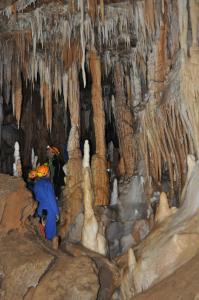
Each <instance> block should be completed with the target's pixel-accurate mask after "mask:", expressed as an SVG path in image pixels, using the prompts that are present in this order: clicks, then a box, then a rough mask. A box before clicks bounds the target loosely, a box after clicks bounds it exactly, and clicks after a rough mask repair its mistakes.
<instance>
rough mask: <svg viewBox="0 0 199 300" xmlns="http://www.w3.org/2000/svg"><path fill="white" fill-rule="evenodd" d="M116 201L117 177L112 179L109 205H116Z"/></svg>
mask: <svg viewBox="0 0 199 300" xmlns="http://www.w3.org/2000/svg"><path fill="white" fill-rule="evenodd" d="M117 202H118V185H117V178H115V179H114V181H113V190H112V193H111V203H110V205H116V204H117Z"/></svg>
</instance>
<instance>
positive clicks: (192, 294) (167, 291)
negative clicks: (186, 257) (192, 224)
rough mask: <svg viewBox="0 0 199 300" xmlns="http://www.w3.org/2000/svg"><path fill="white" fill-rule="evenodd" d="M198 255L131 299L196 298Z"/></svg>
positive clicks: (192, 299) (198, 267)
mask: <svg viewBox="0 0 199 300" xmlns="http://www.w3.org/2000/svg"><path fill="white" fill-rule="evenodd" d="M198 280H199V255H196V256H195V257H194V258H192V260H190V261H189V262H188V263H186V264H185V265H183V266H182V267H181V268H179V269H178V270H177V271H176V272H174V273H173V274H172V275H170V276H169V277H167V278H165V279H164V280H162V281H161V282H160V283H158V284H157V285H155V286H154V287H152V288H150V289H149V290H148V291H146V292H145V293H142V294H140V295H138V296H136V297H133V298H132V300H160V299H161V300H198V299H199V283H198Z"/></svg>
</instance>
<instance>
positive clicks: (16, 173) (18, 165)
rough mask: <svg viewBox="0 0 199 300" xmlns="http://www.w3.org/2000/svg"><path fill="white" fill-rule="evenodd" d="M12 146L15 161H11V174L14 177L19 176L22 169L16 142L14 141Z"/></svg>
mask: <svg viewBox="0 0 199 300" xmlns="http://www.w3.org/2000/svg"><path fill="white" fill-rule="evenodd" d="M14 148H15V151H14V159H15V162H14V163H13V175H14V176H16V177H20V176H22V169H21V158H20V151H19V143H18V142H15V146H14Z"/></svg>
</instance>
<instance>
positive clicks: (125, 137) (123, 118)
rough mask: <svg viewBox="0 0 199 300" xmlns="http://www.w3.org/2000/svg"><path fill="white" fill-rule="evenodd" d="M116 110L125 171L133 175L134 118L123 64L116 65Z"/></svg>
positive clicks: (128, 174)
mask: <svg viewBox="0 0 199 300" xmlns="http://www.w3.org/2000/svg"><path fill="white" fill-rule="evenodd" d="M115 90H116V94H115V110H116V120H115V121H116V126H117V132H118V138H119V145H120V154H121V156H122V158H123V159H124V165H125V172H126V175H127V176H129V177H130V176H132V175H133V171H134V146H133V144H134V140H133V118H132V113H131V111H130V107H129V106H128V105H127V104H126V98H125V94H124V86H123V76H122V69H121V65H120V64H119V63H117V65H116V67H115Z"/></svg>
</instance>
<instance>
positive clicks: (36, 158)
mask: <svg viewBox="0 0 199 300" xmlns="http://www.w3.org/2000/svg"><path fill="white" fill-rule="evenodd" d="M37 161H38V156H37V155H35V151H34V148H32V152H31V163H32V168H33V169H36V167H37Z"/></svg>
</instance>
